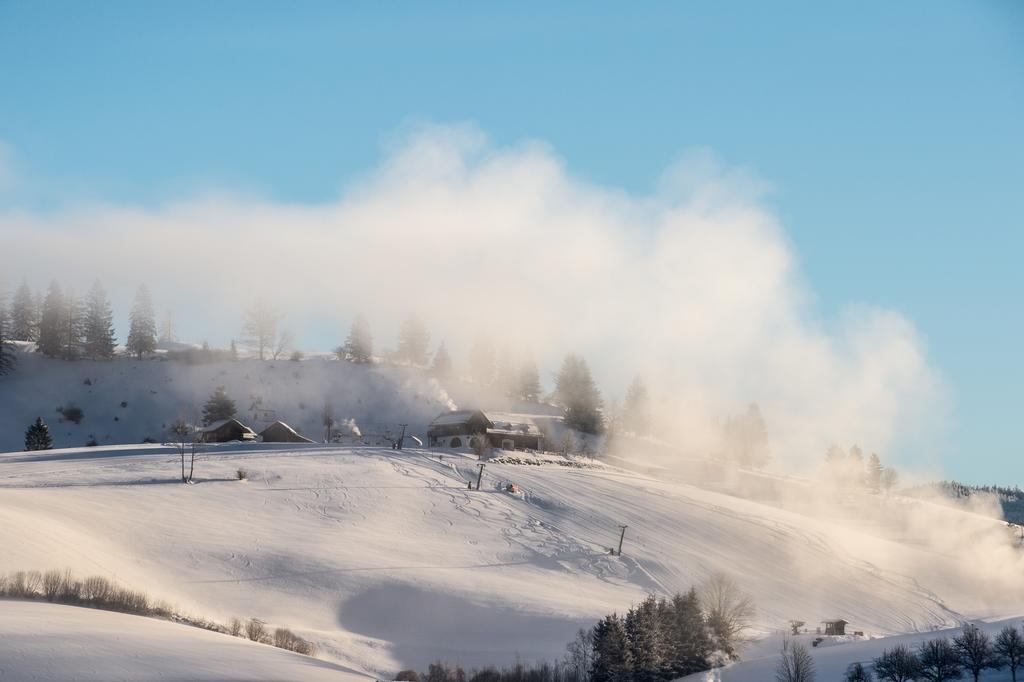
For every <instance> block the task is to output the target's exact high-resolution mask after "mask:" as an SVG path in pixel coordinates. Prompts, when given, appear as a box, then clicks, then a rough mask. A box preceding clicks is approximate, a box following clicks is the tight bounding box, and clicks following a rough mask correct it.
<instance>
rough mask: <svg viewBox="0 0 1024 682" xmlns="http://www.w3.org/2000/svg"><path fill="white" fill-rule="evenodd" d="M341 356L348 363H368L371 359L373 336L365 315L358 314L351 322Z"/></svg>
mask: <svg viewBox="0 0 1024 682" xmlns="http://www.w3.org/2000/svg"><path fill="white" fill-rule="evenodd" d="M341 355H343V356H344V357H343V359H345V360H348V361H349V362H370V361H371V360H372V359H373V335H372V334H371V333H370V322H369V321H368V320H367V319H366V316H365V315H363V314H361V313H360V314H358V315H356V317H355V319H354V320H353V321H352V328H351V329H349V332H348V338H346V339H345V345H344V346H342V353H341Z"/></svg>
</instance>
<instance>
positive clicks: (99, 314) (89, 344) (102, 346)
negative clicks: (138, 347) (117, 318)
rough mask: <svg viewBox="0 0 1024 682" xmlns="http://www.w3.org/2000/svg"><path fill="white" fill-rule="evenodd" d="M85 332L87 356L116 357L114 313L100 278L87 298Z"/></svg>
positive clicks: (99, 357)
mask: <svg viewBox="0 0 1024 682" xmlns="http://www.w3.org/2000/svg"><path fill="white" fill-rule="evenodd" d="M84 332H85V334H84V335H85V354H86V356H88V357H90V358H92V359H94V360H107V359H110V358H112V357H114V344H115V340H114V313H113V311H111V309H110V302H109V301H108V300H107V293H106V292H105V291H104V290H103V285H102V284H100V282H99V280H97V281H96V283H95V284H93V285H92V289H91V290H90V291H89V296H88V298H87V299H86V309H85V324H84Z"/></svg>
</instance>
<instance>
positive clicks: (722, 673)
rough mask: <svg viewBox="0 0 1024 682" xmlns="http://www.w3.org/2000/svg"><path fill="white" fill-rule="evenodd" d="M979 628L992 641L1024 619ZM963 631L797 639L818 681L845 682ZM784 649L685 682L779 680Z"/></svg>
mask: <svg viewBox="0 0 1024 682" xmlns="http://www.w3.org/2000/svg"><path fill="white" fill-rule="evenodd" d="M977 625H978V627H980V628H981V629H982V630H984V631H985V632H987V633H988V634H989V636H990V637H993V638H994V637H995V636H996V634H998V632H999V630H1000V629H1001V628H1003V627H1005V626H1007V625H1011V626H1014V627H1017V628H1019V627H1021V621H1020V619H1009V620H1002V621H996V622H990V623H977ZM960 632H961V631H960V629H948V630H938V631H935V632H927V633H914V634H909V635H897V636H893V637H885V638H882V639H868V640H862V641H855V642H849V643H846V644H842V645H836V646H819V647H813V646H811V640H813V639H814V636H813V635H800V636H799V637H796V638H795V639H796V640H797V641H800V642H802V643H803V644H804V645H805V646H806V647H807V650H808V651H809V652H810V653H811V656H812V657H813V658H814V669H815V673H816V674H817V679H819V680H822V681H823V682H826V681H828V682H830V681H832V680H835V682H839V681H840V680H842V679H843V677H844V675H845V673H846V670H847V668H848V667H849V666H850V665H852V664H853V663H860V664H861V665H863V666H864V668H865V669H869V667H870V665H871V662H872V660H874V659H875V658H877V657H878V656H880V655H881V654H882V652H883V651H884V650H885V649H889V648H891V647H894V646H896V645H897V644H904V645H906V646H908V647H910V649H911V650H914V649H916V647H917V645H918V644H919V643H920V642H923V641H925V640H928V639H932V638H934V637H949V638H952V637H955V636H956V635H959V634H960ZM781 647H782V637H781V636H780V635H774V636H771V637H768V638H765V639H764V640H763V641H761V642H758V644H757V646H756V647H755V649H756V650H753V651H748V652H747V657H746V660H743V661H741V662H738V663H734V664H731V665H728V666H726V667H724V668H720V669H718V670H714V671H711V672H706V673H697V674H694V675H689V676H687V677H684V678H682V680H683V681H684V682H770V680H774V679H775V670H776V667H777V666H778V663H779V650H780V649H781ZM1017 676H1018V678H1020V677H1022V671H1021V670H1018V671H1017ZM963 679H965V680H969V679H971V676H970V674H968V673H965V674H964V677H963ZM980 679H981V680H984V681H985V682H1010V680H1011V674H1010V671H1009V670H1008V669H1004V670H986V671H984V672H982V674H981V676H980Z"/></svg>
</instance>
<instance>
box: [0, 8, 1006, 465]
mask: <svg viewBox="0 0 1024 682" xmlns="http://www.w3.org/2000/svg"><path fill="white" fill-rule="evenodd" d="M637 5H639V3H635V4H629V5H626V4H608V3H586V4H571V3H566V4H563V5H560V6H559V7H551V6H550V3H515V4H512V3H508V4H501V5H498V4H483V3H481V4H475V5H470V4H467V3H434V4H430V5H428V4H426V3H424V4H418V5H413V4H407V5H397V4H391V3H365V4H358V3H346V4H342V3H290V4H287V5H286V4H284V3H259V2H244V3H242V2H240V3H230V2H219V3H199V2H178V3H161V4H157V3H71V2H67V3H54V2H32V3H29V2H5V1H3V0H0V141H2V143H3V144H4V145H5V149H6V151H5V154H4V155H5V157H6V159H7V165H8V166H9V167H10V168H11V169H12V171H11V173H10V175H11V178H9V179H8V180H7V182H6V185H5V189H2V191H0V206H4V207H7V208H10V207H14V208H24V209H29V210H36V211H50V210H52V209H55V208H60V207H62V206H66V205H71V204H75V203H78V202H83V201H86V202H89V201H103V202H122V203H136V204H143V205H153V204H159V203H160V202H162V201H166V200H169V199H175V198H180V197H187V196H191V195H194V194H196V193H199V192H203V191H208V190H210V189H211V188H221V189H229V190H232V191H240V192H245V193H252V194H256V195H259V196H262V197H267V198H270V199H273V200H276V201H281V202H297V203H319V202H327V201H329V200H331V199H333V198H335V197H336V196H337V195H338V192H339V190H340V188H341V187H343V186H344V185H345V183H346V182H347V181H350V180H351V179H353V178H357V177H359V176H360V174H361V173H365V172H366V171H367V169H370V168H372V167H373V166H374V165H375V164H376V163H377V162H378V160H379V158H380V155H381V149H382V148H383V147H386V146H387V145H388V144H389V141H390V140H392V139H393V138H394V136H395V135H396V134H398V133H400V132H401V131H402V130H403V129H404V128H406V127H408V126H409V125H411V124H414V123H416V122H421V121H431V122H440V123H451V122H462V121H469V122H473V123H474V124H476V125H477V126H479V127H480V128H481V129H482V130H484V131H486V132H487V134H488V135H490V136H491V137H492V138H493V139H494V140H495V142H496V143H498V144H511V143H515V142H517V141H521V140H523V139H539V140H543V141H545V142H546V143H547V144H549V145H550V146H551V147H552V148H553V149H554V150H555V153H557V154H558V155H559V156H560V157H562V158H563V159H564V160H565V163H566V165H567V166H568V168H569V169H570V171H571V172H572V173H573V174H574V175H575V176H578V177H582V178H584V179H586V180H588V181H590V182H593V183H596V184H600V185H605V186H608V187H619V188H623V189H625V190H627V191H630V192H634V193H641V194H642V193H644V192H650V191H653V189H654V187H655V185H656V183H657V179H658V177H659V176H660V174H661V173H662V171H663V170H664V169H665V167H666V166H668V165H669V164H670V163H671V162H672V161H673V160H674V159H676V158H678V157H679V155H680V154H681V153H684V152H686V151H687V150H689V149H693V148H710V149H712V150H714V152H715V153H716V154H717V155H718V156H719V157H720V158H721V159H722V160H723V161H724V162H725V163H727V164H729V165H733V166H738V167H743V168H747V169H749V170H750V171H752V172H753V173H756V174H757V175H758V176H759V177H761V178H763V179H764V180H766V181H767V182H769V183H770V184H771V186H772V187H773V191H772V193H771V194H770V196H769V197H768V199H767V201H768V203H769V205H770V207H771V209H772V210H773V211H774V212H775V214H776V215H777V216H778V217H779V219H780V220H781V222H782V223H783V225H784V227H785V229H786V231H787V234H788V235H789V238H790V239H791V240H792V243H793V247H794V249H795V251H796V253H797V254H798V256H799V258H800V260H801V266H802V271H803V273H804V274H805V276H806V279H807V280H808V283H809V288H810V289H811V290H812V291H814V292H815V294H816V295H817V297H818V300H817V301H816V304H815V305H816V307H817V309H818V310H819V311H820V314H821V315H822V316H823V317H826V318H827V317H828V316H829V315H830V314H832V313H833V311H836V310H838V309H840V308H841V307H842V306H847V305H850V304H857V303H861V302H863V303H867V304H872V305H880V306H885V307H891V308H894V309H896V310H899V311H901V312H903V313H904V314H905V315H906V316H907V317H909V318H910V319H911V320H912V321H913V322H914V323H915V324H916V325H917V327H918V329H919V331H920V332H921V333H922V335H923V336H924V338H925V339H926V342H927V345H928V349H929V355H930V358H931V360H932V362H933V364H934V365H935V366H937V367H938V368H939V369H940V370H941V371H942V372H943V374H944V376H945V378H946V380H947V381H948V383H949V386H950V389H951V395H952V399H953V412H952V419H953V420H954V422H953V423H952V424H951V425H948V431H947V432H948V442H944V443H943V444H942V452H941V453H940V454H941V456H942V457H943V458H944V459H945V460H946V464H947V469H948V471H949V472H950V473H951V474H953V475H956V476H959V477H961V478H965V479H969V480H977V481H983V480H984V481H1001V482H1010V483H1022V484H1024V476H1022V474H1024V466H1022V464H1021V461H1022V457H1024V446H1022V445H1021V441H1022V439H1021V428H1020V423H1022V419H1021V416H1020V415H1021V411H1022V408H1024V400H1022V399H1021V395H1020V390H1021V387H1022V386H1024V369H1022V362H1021V352H1022V349H1024V316H1022V310H1024V307H1022V305H1021V298H1022V295H1024V274H1022V272H1024V270H1022V268H1021V267H1020V259H1021V254H1022V253H1024V161H1022V160H1024V5H1022V4H1020V3H1014V2H981V1H977V2H901V3H885V2H877V3H820V2H804V3H795V2H780V3H752V2H751V3H721V2H679V3H647V4H643V5H641V6H637Z"/></svg>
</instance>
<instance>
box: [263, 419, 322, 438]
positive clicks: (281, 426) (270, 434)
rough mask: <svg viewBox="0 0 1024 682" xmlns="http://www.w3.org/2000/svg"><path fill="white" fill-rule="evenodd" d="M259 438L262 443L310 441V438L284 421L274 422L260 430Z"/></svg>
mask: <svg viewBox="0 0 1024 682" xmlns="http://www.w3.org/2000/svg"><path fill="white" fill-rule="evenodd" d="M260 440H262V441H263V442H264V443H312V442H313V441H311V440H310V439H308V438H306V437H305V436H303V435H301V434H299V432H298V431H296V430H295V429H293V428H292V427H290V426H288V425H287V424H285V423H284V422H280V421H278V422H274V423H273V424H271V425H270V426H268V427H267V428H265V429H263V430H262V431H260Z"/></svg>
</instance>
